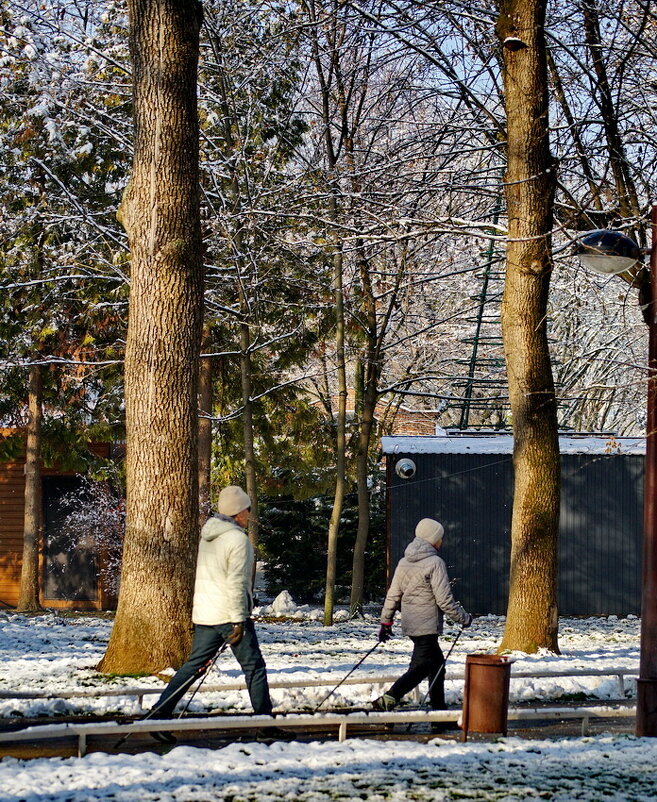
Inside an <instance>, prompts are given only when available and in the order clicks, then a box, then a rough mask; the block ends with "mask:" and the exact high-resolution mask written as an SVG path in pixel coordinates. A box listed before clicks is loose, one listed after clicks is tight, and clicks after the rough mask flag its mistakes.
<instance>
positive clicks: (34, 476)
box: [16, 365, 43, 613]
mask: <svg viewBox="0 0 657 802" xmlns="http://www.w3.org/2000/svg"><path fill="white" fill-rule="evenodd" d="M42 388H43V382H42V377H41V366H40V365H32V366H31V367H30V378H29V390H28V411H29V417H28V421H27V442H26V451H25V513H24V518H23V563H22V566H21V584H20V590H19V595H18V606H17V607H16V609H17V610H18V611H19V612H20V613H33V612H36V611H38V610H40V609H41V605H40V603H39V535H40V532H41V420H42V417H43V412H42V396H43V390H42Z"/></svg>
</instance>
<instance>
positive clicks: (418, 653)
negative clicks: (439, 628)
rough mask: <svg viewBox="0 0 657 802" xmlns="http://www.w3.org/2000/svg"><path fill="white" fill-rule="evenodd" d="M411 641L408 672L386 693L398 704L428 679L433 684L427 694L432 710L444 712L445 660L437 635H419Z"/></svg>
mask: <svg viewBox="0 0 657 802" xmlns="http://www.w3.org/2000/svg"><path fill="white" fill-rule="evenodd" d="M411 640H412V641H413V654H412V655H411V662H410V665H409V666H408V671H407V672H406V673H405V674H403V675H402V676H401V677H400V678H399V679H398V680H397V682H395V684H394V685H393V686H392V688H390V690H389V691H388V693H389V694H390V695H391V696H394V697H395V699H396V700H397V701H398V702H399V701H400V700H401V699H402V697H404V696H406V694H407V693H409V692H410V691H412V690H413V688H417V686H418V685H419V684H420V683H421V682H422V680H423V679H428V680H429V684H430V685H431V684H432V683H433V685H431V693H430V694H429V703H430V704H431V707H432V709H433V710H445V709H446V705H445V658H444V657H443V652H442V649H441V648H440V644H439V643H438V635H419V636H418V637H411ZM436 675H438V676H436ZM434 678H435V681H434Z"/></svg>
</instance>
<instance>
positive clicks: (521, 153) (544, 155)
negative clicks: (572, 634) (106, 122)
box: [497, 0, 560, 652]
mask: <svg viewBox="0 0 657 802" xmlns="http://www.w3.org/2000/svg"><path fill="white" fill-rule="evenodd" d="M544 22H545V0H503V1H502V2H501V3H500V14H499V18H498V22H497V34H498V36H499V38H500V40H501V42H502V45H503V53H504V87H505V106H506V112H507V140H508V144H507V151H508V160H507V161H508V165H507V174H506V176H505V192H506V200H507V214H508V220H509V234H508V241H507V266H506V281H505V287H504V298H503V302H502V331H503V338H504V350H505V354H506V362H507V374H508V381H509V396H510V401H511V412H512V416H513V433H514V450H513V464H514V469H515V486H514V500H513V518H512V525H511V541H512V543H511V577H510V587H509V603H508V611H507V621H506V629H505V632H504V638H503V641H502V644H501V646H500V649H501V650H504V649H512V650H519V651H524V652H535V651H537V650H538V649H541V648H547V649H549V650H550V651H553V652H557V651H558V643H557V634H558V611H557V541H558V533H559V489H560V468H559V442H558V431H557V415H556V401H555V393H554V383H553V379H552V368H551V363H550V355H549V350H548V342H547V326H546V316H547V300H548V291H549V286H550V275H551V271H552V261H551V230H552V212H553V199H554V191H555V186H556V180H555V178H556V176H555V169H556V165H555V163H554V160H553V159H552V156H551V154H550V146H549V129H548V122H549V121H548V93H547V63H546V53H545V32H544Z"/></svg>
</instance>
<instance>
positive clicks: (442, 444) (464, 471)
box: [381, 433, 645, 615]
mask: <svg viewBox="0 0 657 802" xmlns="http://www.w3.org/2000/svg"><path fill="white" fill-rule="evenodd" d="M559 440H560V450H561V481H562V490H561V519H560V544H559V612H560V614H561V615H612V614H613V615H628V614H634V615H639V613H640V606H641V541H642V526H643V524H642V521H643V517H642V516H643V513H642V506H643V462H644V454H645V440H644V439H643V438H622V437H618V438H616V437H611V436H599V437H598V436H595V437H594V436H586V435H581V436H569V437H565V436H562V437H560V438H559ZM381 442H382V447H383V453H384V455H385V457H386V463H387V487H388V501H387V503H388V558H389V567H390V568H391V569H394V567H395V565H396V564H397V562H398V561H399V560H400V559H401V557H402V556H403V553H404V549H405V548H406V545H407V544H408V543H409V542H410V541H411V540H412V538H413V530H414V528H415V524H416V523H417V522H418V521H419V520H420V519H421V518H425V517H427V518H436V519H437V520H439V521H441V522H442V523H443V525H444V526H445V531H446V535H445V541H444V544H443V547H442V551H441V556H442V557H443V558H444V559H445V561H446V562H447V566H448V570H449V575H450V578H451V579H452V581H453V583H454V594H455V596H456V597H457V598H458V599H459V600H460V601H462V602H463V604H464V605H465V607H466V609H468V610H470V611H471V612H473V613H475V614H479V615H483V614H487V613H493V614H496V615H504V614H505V613H506V605H507V596H508V586H509V561H510V551H511V512H512V504H513V465H512V449H513V440H512V437H511V436H510V435H500V434H494V433H491V434H490V435H485V434H481V433H478V434H477V435H472V434H463V433H461V434H444V435H438V436H435V437H384V438H382V441H381Z"/></svg>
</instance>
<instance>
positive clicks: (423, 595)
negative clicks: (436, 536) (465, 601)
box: [381, 537, 470, 637]
mask: <svg viewBox="0 0 657 802" xmlns="http://www.w3.org/2000/svg"><path fill="white" fill-rule="evenodd" d="M400 609H401V623H402V632H403V633H404V635H412V636H416V637H417V636H419V635H434V634H438V635H440V634H442V631H443V613H445V614H446V615H447V616H449V618H451V619H452V621H456V622H457V623H458V624H461V625H462V626H467V624H468V623H469V621H470V616H469V615H468V613H466V611H465V610H464V609H463V607H461V605H460V604H459V603H458V602H457V601H456V599H455V598H454V596H453V595H452V588H451V585H450V582H449V577H448V576H447V566H446V565H445V561H444V560H442V559H441V558H440V557H439V556H438V552H437V551H436V549H435V548H434V547H433V546H432V545H431V544H430V543H427V541H426V540H422V539H421V538H419V537H416V538H415V539H414V540H412V541H411V542H410V543H409V544H408V546H407V547H406V551H405V552H404V556H403V557H402V559H401V560H400V561H399V563H398V564H397V568H396V569H395V574H394V576H393V578H392V582H391V584H390V588H389V590H388V593H387V594H386V599H385V602H384V603H383V609H382V610H381V623H382V624H391V623H392V620H393V618H394V616H395V611H396V610H400Z"/></svg>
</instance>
